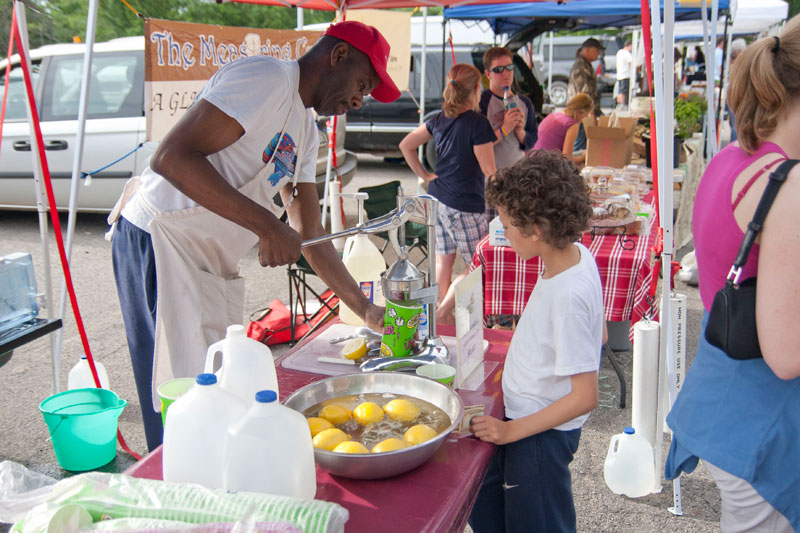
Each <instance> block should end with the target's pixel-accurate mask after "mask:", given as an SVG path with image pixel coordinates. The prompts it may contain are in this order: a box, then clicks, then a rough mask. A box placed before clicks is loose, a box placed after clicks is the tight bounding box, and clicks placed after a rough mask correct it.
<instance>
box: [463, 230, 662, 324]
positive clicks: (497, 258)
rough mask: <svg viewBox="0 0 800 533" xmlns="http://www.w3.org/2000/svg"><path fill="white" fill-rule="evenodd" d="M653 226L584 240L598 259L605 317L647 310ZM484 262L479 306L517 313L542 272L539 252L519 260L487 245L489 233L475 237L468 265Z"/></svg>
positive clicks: (636, 317)
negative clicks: (643, 232)
mask: <svg viewBox="0 0 800 533" xmlns="http://www.w3.org/2000/svg"><path fill="white" fill-rule="evenodd" d="M655 238H656V228H653V229H651V231H650V232H649V233H648V234H646V235H641V236H639V235H634V236H628V235H624V236H621V235H594V236H592V235H589V234H584V236H583V238H582V242H583V244H584V245H585V246H586V247H587V248H588V249H589V251H590V252H591V253H592V255H593V256H594V258H595V261H596V262H597V269H598V270H599V271H600V281H601V282H602V285H603V307H604V309H605V318H606V320H613V321H620V320H631V321H632V322H634V323H635V322H637V321H638V320H639V319H641V318H642V315H643V314H644V313H645V312H646V311H647V310H648V308H649V304H648V303H647V294H648V290H649V289H650V280H651V276H652V275H653V268H652V267H653V261H652V259H651V253H650V251H651V248H652V247H653V244H654V242H655ZM478 266H482V267H483V280H484V283H483V288H484V291H483V306H484V313H485V314H486V315H520V314H522V310H523V308H524V307H525V304H526V303H527V302H528V298H529V297H530V295H531V291H532V290H533V286H534V285H535V284H536V280H537V279H538V278H539V276H540V275H541V273H542V266H541V262H540V261H539V258H538V257H534V258H532V259H529V260H528V261H523V260H521V259H520V258H519V257H518V256H517V254H516V253H515V252H514V250H513V249H512V248H509V247H505V246H492V245H490V244H489V237H485V238H484V239H483V240H481V241H480V242H479V243H478V246H477V248H476V249H475V255H474V256H473V258H472V264H471V266H470V268H471V269H473V270H474V269H475V268H477V267H478Z"/></svg>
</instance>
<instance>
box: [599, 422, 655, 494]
mask: <svg viewBox="0 0 800 533" xmlns="http://www.w3.org/2000/svg"><path fill="white" fill-rule="evenodd" d="M603 476H604V477H605V480H606V485H608V488H610V489H611V491H612V492H613V493H614V494H624V495H625V496H629V497H631V498H640V497H642V496H647V495H648V494H650V493H651V492H652V490H653V486H654V485H655V482H656V480H655V463H654V459H653V448H652V447H651V446H650V443H649V442H648V441H647V439H645V438H644V437H642V436H641V435H637V434H636V432H635V430H634V429H633V428H632V427H626V428H625V430H624V433H621V434H618V435H614V436H613V437H611V444H610V445H609V447H608V455H607V456H606V462H605V467H604V469H603Z"/></svg>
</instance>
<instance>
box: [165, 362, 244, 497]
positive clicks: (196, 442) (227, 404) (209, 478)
mask: <svg viewBox="0 0 800 533" xmlns="http://www.w3.org/2000/svg"><path fill="white" fill-rule="evenodd" d="M246 410H247V407H246V406H245V404H244V403H242V402H241V401H240V400H239V398H237V397H236V396H234V395H233V394H231V393H229V392H228V391H226V390H224V389H223V388H222V387H220V385H219V383H217V376H215V375H214V374H200V375H198V376H197V386H196V387H193V388H192V389H191V390H190V391H189V392H187V393H186V394H184V395H183V396H181V397H180V398H178V399H177V400H175V402H174V403H173V404H172V405H171V406H170V408H169V410H168V411H167V424H166V425H165V426H164V448H163V456H162V463H163V472H162V473H163V476H164V481H171V482H176V483H199V484H201V485H204V486H206V487H209V488H212V489H219V488H222V472H223V450H224V445H225V436H226V435H227V433H228V428H229V427H230V425H231V424H232V423H233V422H235V421H236V420H238V419H239V418H241V417H242V415H243V414H244V413H245V411H246Z"/></svg>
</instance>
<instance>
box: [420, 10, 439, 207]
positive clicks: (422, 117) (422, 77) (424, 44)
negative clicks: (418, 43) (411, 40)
mask: <svg viewBox="0 0 800 533" xmlns="http://www.w3.org/2000/svg"><path fill="white" fill-rule="evenodd" d="M422 28H423V31H422V61H421V62H420V63H421V64H420V78H419V125H420V126H421V125H423V124H424V123H425V74H426V70H427V67H428V62H427V59H428V8H427V7H423V8H422ZM442 65H444V56H442ZM442 80H444V78H442ZM424 149H425V145H424V144H421V145H419V148H417V158H418V159H419V161H420V163H422V162H423V160H424V158H423V153H424V152H423V151H424ZM421 187H422V183H421V181H420V179H417V190H418V191H419V192H421V191H420V189H421Z"/></svg>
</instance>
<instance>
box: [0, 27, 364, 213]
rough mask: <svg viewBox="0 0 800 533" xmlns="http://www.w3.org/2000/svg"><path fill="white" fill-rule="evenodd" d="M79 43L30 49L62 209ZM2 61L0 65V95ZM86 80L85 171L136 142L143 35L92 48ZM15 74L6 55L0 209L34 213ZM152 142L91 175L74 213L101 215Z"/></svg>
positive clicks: (346, 166) (339, 151)
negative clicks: (6, 100) (87, 95)
mask: <svg viewBox="0 0 800 533" xmlns="http://www.w3.org/2000/svg"><path fill="white" fill-rule="evenodd" d="M84 50H85V45H83V44H72V43H70V44H54V45H47V46H43V47H41V48H37V49H35V50H31V53H30V55H31V61H32V64H33V66H32V77H33V82H34V92H35V97H36V105H37V108H38V111H39V120H40V121H41V127H42V134H43V137H44V143H45V150H46V153H47V165H48V167H49V169H50V175H51V178H52V183H53V191H54V194H55V198H56V205H57V206H58V208H59V209H60V210H63V209H67V208H68V207H69V191H70V178H71V177H72V165H73V158H74V148H75V144H76V140H75V139H76V137H75V136H76V133H77V129H78V122H77V116H78V100H79V95H80V87H81V73H82V70H83V54H84ZM6 63H7V61H6V60H3V61H2V62H0V74H2V76H0V98H2V95H3V83H4V82H5V79H4V77H5V69H6ZM92 80H93V81H92V83H91V84H90V86H89V104H88V113H87V120H86V128H85V131H86V133H85V137H84V148H83V168H82V170H83V171H85V172H91V171H93V170H95V169H98V168H101V167H103V166H105V165H108V164H109V163H112V162H113V161H115V160H116V159H118V158H120V157H122V156H123V155H125V154H126V153H128V152H129V151H131V150H133V149H134V148H136V146H138V145H139V143H142V142H144V140H145V135H146V122H145V116H144V37H142V36H137V37H123V38H119V39H113V40H111V41H108V42H104V43H97V44H96V45H95V48H94V58H93V62H92ZM26 108H27V104H26V98H25V86H24V83H23V77H22V69H21V68H20V66H19V57H18V56H14V57H12V69H11V72H10V74H9V85H8V104H7V109H6V116H5V122H4V123H3V132H2V133H3V136H2V145H1V146H0V191H2V193H0V209H25V210H30V209H36V195H35V188H34V181H33V179H32V178H33V168H34V164H35V163H34V159H33V158H32V153H33V152H32V151H31V141H30V130H29V127H28V120H27V112H26ZM326 120H327V117H322V118H320V119H319V124H320V128H319V135H320V149H319V154H318V157H317V192H318V193H319V195H320V198H321V197H322V194H323V190H324V181H325V171H326V166H327V157H328V141H327V133H326V131H325V125H324V124H325V121H326ZM345 137H346V132H345V121H344V120H340V121H339V124H338V127H337V142H336V155H337V159H338V163H339V170H340V173H341V177H342V181H343V183H347V182H349V181H350V179H352V176H353V174H354V173H355V171H356V166H357V158H356V156H355V154H353V153H352V152H346V151H345V149H344V144H345ZM156 146H157V144H156V143H153V142H146V143H144V145H143V146H142V148H140V149H139V150H137V151H136V152H134V153H133V154H132V155H130V156H128V157H126V158H124V159H122V160H121V161H119V162H117V163H115V164H113V165H112V166H110V167H109V168H107V169H104V170H102V171H100V172H98V173H97V174H94V175H93V176H92V183H91V186H89V187H80V191H79V201H78V209H79V210H80V211H87V212H107V211H110V210H111V208H112V207H113V206H114V203H115V202H116V201H117V198H118V197H119V195H120V193H121V191H122V187H123V185H124V184H125V181H126V180H127V179H128V178H130V177H131V176H133V175H136V174H139V173H141V171H142V170H143V169H144V167H145V166H146V165H147V163H148V161H149V159H150V156H151V155H152V153H153V152H154V151H155V148H156Z"/></svg>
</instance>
